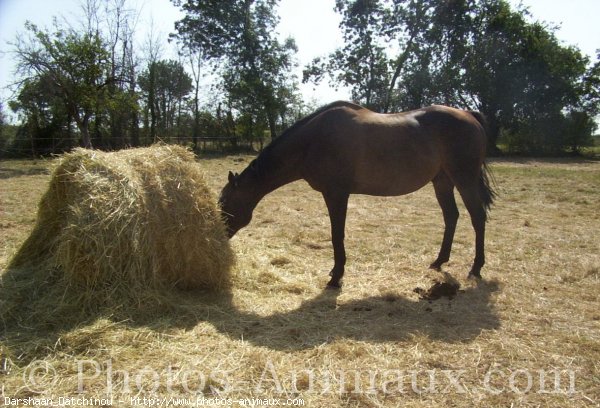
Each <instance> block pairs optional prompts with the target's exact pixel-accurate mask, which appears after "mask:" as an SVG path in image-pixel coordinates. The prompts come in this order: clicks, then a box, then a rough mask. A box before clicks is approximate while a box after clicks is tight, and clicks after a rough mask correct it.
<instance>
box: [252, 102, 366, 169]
mask: <svg viewBox="0 0 600 408" xmlns="http://www.w3.org/2000/svg"><path fill="white" fill-rule="evenodd" d="M342 107H346V108H351V109H355V110H357V109H364V108H363V107H362V106H360V105H357V104H356V103H353V102H349V101H335V102H332V103H329V104H327V105H324V106H322V107H320V108H319V109H317V110H316V111H314V112H313V113H311V114H309V115H307V116H305V117H303V118H301V119H299V120H297V121H296V122H294V124H293V125H292V126H290V127H288V128H287V129H285V130H284V131H283V133H282V134H281V135H279V136H278V137H276V138H275V139H273V140H272V141H271V142H270V143H269V144H268V145H267V146H266V147H265V148H264V149H263V150H262V151H261V152H260V154H259V155H258V156H257V157H256V158H255V159H254V160H252V162H250V164H249V165H248V167H247V169H249V170H252V171H253V172H255V173H256V174H257V175H258V177H260V178H262V176H263V175H264V173H265V172H264V168H265V166H267V165H268V162H269V160H270V153H271V152H272V151H273V149H274V148H275V147H277V146H278V145H279V144H281V143H282V142H285V141H286V140H287V139H288V138H289V136H290V135H291V134H293V133H294V132H295V131H296V130H298V129H299V128H300V127H302V126H304V125H306V124H307V123H308V122H310V121H311V120H313V119H314V118H315V117H317V116H319V115H320V114H322V113H323V112H325V111H328V110H330V109H335V108H342Z"/></svg>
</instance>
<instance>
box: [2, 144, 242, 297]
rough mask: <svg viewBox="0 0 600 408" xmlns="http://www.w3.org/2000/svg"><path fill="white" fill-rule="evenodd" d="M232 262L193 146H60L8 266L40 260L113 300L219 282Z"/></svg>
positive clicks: (222, 285)
mask: <svg viewBox="0 0 600 408" xmlns="http://www.w3.org/2000/svg"><path fill="white" fill-rule="evenodd" d="M232 263H233V253H232V251H231V248H230V246H229V241H228V239H227V235H226V232H225V228H224V225H223V223H222V220H221V214H220V211H219V208H218V205H217V200H216V197H215V196H214V195H213V193H212V192H211V191H210V190H209V188H208V187H207V185H206V183H205V179H204V176H203V173H202V171H201V169H200V167H199V166H198V164H197V163H196V162H195V160H194V155H193V153H192V152H190V151H189V150H186V149H184V148H182V147H178V146H164V145H163V146H153V147H147V148H139V149H129V150H122V151H119V152H113V153H105V152H100V151H92V150H85V149H76V150H74V151H73V152H72V153H68V154H65V155H64V156H63V157H62V158H61V160H60V162H59V164H58V166H57V167H56V168H55V170H54V172H53V175H52V179H51V181H50V186H49V189H48V191H47V192H46V193H45V195H44V196H43V197H42V200H41V202H40V205H39V210H38V219H37V223H36V226H35V228H34V230H33V232H32V234H31V236H30V237H29V238H28V240H27V241H26V242H25V243H24V245H23V246H22V248H21V249H20V250H19V252H18V253H17V254H16V255H15V257H14V258H13V260H12V262H11V265H10V267H19V266H21V265H27V264H29V265H33V264H36V265H46V266H47V267H48V268H51V269H53V270H55V271H59V272H60V273H59V275H62V276H61V279H62V280H63V281H64V282H65V283H66V284H67V285H73V286H76V287H77V288H78V290H79V289H81V288H83V290H85V291H87V292H88V293H93V294H94V296H93V297H94V298H97V297H98V296H97V295H101V296H103V297H106V296H107V295H108V297H114V296H113V295H116V296H117V297H119V298H122V297H124V296H125V297H136V295H137V294H139V293H143V292H144V291H146V290H147V289H149V288H152V289H161V290H162V289H164V288H166V287H170V286H177V287H180V288H186V289H187V288H207V289H217V290H222V289H227V288H229V286H230V282H231V276H230V273H231V266H232Z"/></svg>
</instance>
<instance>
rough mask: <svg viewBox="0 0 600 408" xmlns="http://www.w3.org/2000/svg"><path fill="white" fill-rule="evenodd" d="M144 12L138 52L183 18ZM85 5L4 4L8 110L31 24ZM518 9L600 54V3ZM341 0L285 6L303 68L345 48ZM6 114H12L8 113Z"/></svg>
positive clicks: (164, 8)
mask: <svg viewBox="0 0 600 408" xmlns="http://www.w3.org/2000/svg"><path fill="white" fill-rule="evenodd" d="M130 1H131V3H130V4H132V6H134V7H135V8H136V9H138V10H140V17H139V22H138V25H137V27H138V30H137V31H138V38H137V40H138V43H139V44H138V46H140V47H141V46H142V44H143V42H144V40H145V38H147V36H148V32H149V31H150V27H153V31H154V32H155V33H156V34H157V35H158V36H160V37H162V38H164V39H165V40H166V38H167V37H168V34H169V33H171V32H173V31H174V29H173V24H174V22H175V21H176V20H178V19H181V18H182V17H183V14H182V13H181V12H180V11H179V10H178V9H177V8H176V7H175V6H173V5H172V3H171V2H170V1H169V0H130ZM81 3H82V0H0V101H2V103H3V105H4V106H6V101H7V99H8V98H9V97H10V95H11V93H10V92H9V91H8V90H7V89H6V86H7V85H8V84H9V83H10V82H11V81H12V80H13V71H14V66H13V62H12V57H11V54H10V52H9V51H10V49H11V47H10V45H8V44H7V43H9V42H13V41H14V40H15V38H16V36H18V35H22V33H23V32H24V24H25V21H26V20H29V21H31V22H32V23H34V24H36V25H38V26H40V27H51V24H52V18H53V17H59V18H64V19H65V20H66V21H68V22H69V23H71V24H74V25H77V22H78V19H79V18H80V17H78V16H80V15H81V14H82V13H81V6H80V5H81ZM511 3H512V4H513V5H515V6H516V5H519V4H522V5H523V6H525V7H528V8H529V11H530V12H531V14H532V16H533V18H534V19H535V20H542V21H545V22H548V23H552V24H558V25H559V26H560V28H559V30H558V32H557V37H558V38H559V40H561V41H562V42H563V43H564V44H565V45H575V46H577V47H579V48H580V49H581V51H582V52H583V53H584V54H587V55H589V56H590V57H591V58H592V60H595V58H596V55H597V53H596V50H597V49H600V24H598V22H597V16H598V15H600V0H569V1H565V0H523V1H518V0H511ZM334 4H335V0H280V5H279V15H280V17H281V20H280V24H279V27H278V32H279V34H280V35H281V36H282V37H287V36H292V37H294V38H295V40H296V44H297V45H298V54H297V57H298V62H299V68H298V71H297V74H298V76H299V78H301V76H302V67H303V66H304V65H306V64H308V63H309V62H310V61H312V59H313V58H315V57H318V56H324V55H327V54H328V53H330V52H332V51H333V50H335V48H336V47H338V46H340V45H341V44H342V36H341V33H340V32H339V28H338V26H339V22H340V19H341V18H340V16H339V15H337V14H336V13H335V12H334V11H333V7H334ZM174 54H175V52H174V49H173V46H172V45H169V44H166V41H165V45H164V46H163V57H164V58H169V57H174V56H175V55H174ZM300 90H301V92H302V95H303V97H304V99H305V101H306V102H308V101H311V100H315V101H317V102H318V103H319V104H323V103H326V102H330V101H333V100H336V99H348V98H349V92H348V90H347V89H340V90H335V89H333V88H331V87H330V86H329V85H328V84H327V83H322V84H320V85H319V86H315V85H313V84H303V85H301V89H300ZM5 112H6V109H5Z"/></svg>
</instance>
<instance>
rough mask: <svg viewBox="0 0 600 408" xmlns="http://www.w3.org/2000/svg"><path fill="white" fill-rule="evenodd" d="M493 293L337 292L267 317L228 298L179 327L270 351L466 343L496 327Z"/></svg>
mask: <svg viewBox="0 0 600 408" xmlns="http://www.w3.org/2000/svg"><path fill="white" fill-rule="evenodd" d="M498 289H499V283H498V282H497V281H478V282H477V283H476V284H475V285H474V286H472V287H468V288H466V289H464V290H461V291H459V293H458V294H457V296H456V297H454V298H453V299H452V300H450V299H447V298H442V299H439V300H435V301H428V300H423V299H416V300H415V299H414V297H412V296H411V297H405V296H402V295H397V294H386V295H378V296H370V297H366V298H361V299H354V300H351V301H347V302H344V301H341V302H340V294H341V292H340V291H336V290H330V289H325V290H323V291H322V292H320V293H318V294H317V295H316V296H315V297H313V298H311V299H307V300H305V301H303V302H302V303H301V304H300V306H299V307H297V308H295V309H292V310H288V311H282V312H276V313H273V314H270V315H267V316H261V315H259V314H256V313H253V312H249V311H244V310H241V309H240V308H239V307H238V306H236V305H235V304H234V303H233V298H232V297H231V296H229V297H226V298H223V299H220V300H218V301H216V302H215V303H212V310H211V313H210V314H206V315H205V317H204V318H200V319H198V318H197V316H196V318H195V319H191V320H187V322H186V321H185V320H186V319H184V320H182V321H181V323H182V324H183V325H184V326H186V327H187V328H191V327H192V326H196V325H197V324H198V322H199V321H205V322H208V323H210V324H211V325H212V326H213V327H214V328H215V329H216V330H218V331H219V332H220V333H222V334H224V335H226V336H228V337H229V338H231V339H233V340H244V341H246V342H248V343H251V344H253V345H256V346H260V347H265V348H269V349H273V350H302V349H310V348H313V347H317V346H320V345H322V344H325V343H331V342H333V341H337V340H344V339H349V340H354V341H361V342H370V343H377V342H402V341H407V340H409V339H411V338H413V337H414V336H425V337H427V338H429V339H431V340H435V341H443V342H447V343H457V342H469V341H471V340H473V339H475V338H477V337H478V336H479V335H480V334H481V332H482V331H483V330H496V329H498V328H500V319H499V317H498V315H497V313H496V312H495V310H494V307H493V304H492V299H491V297H492V294H493V293H494V292H496V291H498Z"/></svg>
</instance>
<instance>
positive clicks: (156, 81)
mask: <svg viewBox="0 0 600 408" xmlns="http://www.w3.org/2000/svg"><path fill="white" fill-rule="evenodd" d="M138 84H139V86H140V89H141V91H142V95H141V96H142V100H143V101H144V102H143V103H144V106H143V110H144V113H145V116H146V117H147V116H148V115H149V114H150V110H151V108H152V111H153V112H154V117H151V118H150V119H149V120H152V121H153V123H152V124H151V126H156V128H157V131H158V134H159V136H160V137H161V139H163V140H168V139H169V138H170V137H172V136H174V135H175V134H176V132H177V127H178V126H177V125H178V124H179V121H180V120H181V110H182V105H183V103H184V101H185V99H186V97H187V96H188V95H189V93H190V92H191V91H192V89H193V87H192V78H191V77H190V76H189V74H188V73H187V72H186V71H185V68H184V66H183V65H182V64H181V63H180V62H178V61H173V60H161V61H156V62H150V64H149V66H148V69H146V70H145V71H143V72H142V73H141V74H140V76H139V77H138ZM152 105H153V106H152ZM153 141H154V140H153Z"/></svg>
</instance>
